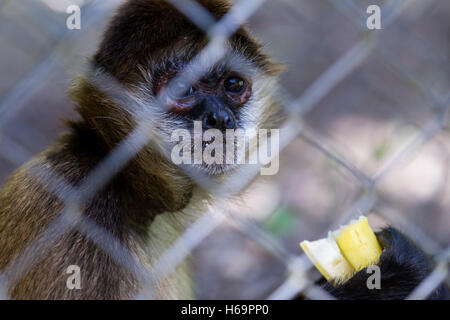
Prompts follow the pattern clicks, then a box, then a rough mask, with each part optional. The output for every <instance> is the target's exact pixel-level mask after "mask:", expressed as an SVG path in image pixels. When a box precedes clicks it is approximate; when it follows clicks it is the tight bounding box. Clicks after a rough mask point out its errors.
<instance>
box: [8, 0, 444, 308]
mask: <svg viewBox="0 0 450 320" xmlns="http://www.w3.org/2000/svg"><path fill="white" fill-rule="evenodd" d="M199 2H200V4H202V5H203V6H204V7H205V8H206V9H207V10H208V11H209V12H210V13H211V14H212V15H213V16H214V17H215V18H216V19H220V18H222V17H223V16H224V15H225V14H226V13H227V12H228V10H229V8H230V6H231V4H230V3H229V2H228V1H225V0H201V1H199ZM207 40H208V37H207V35H206V34H205V32H204V31H202V30H200V29H199V28H198V27H197V26H195V25H194V24H193V23H192V22H191V21H190V20H189V19H188V18H186V17H185V16H184V15H183V14H182V13H180V12H178V10H177V9H176V8H174V7H173V6H172V5H170V4H169V3H167V2H165V1H162V0H128V1H126V2H125V3H124V4H123V5H122V6H121V7H120V8H119V9H118V11H117V13H116V14H115V16H114V17H113V19H112V21H111V23H110V25H109V27H108V28H107V30H106V32H105V34H104V36H103V39H102V42H101V43H100V46H99V48H98V51H97V52H96V54H95V55H94V56H93V58H92V59H91V61H90V65H91V68H92V72H90V73H88V74H86V75H84V76H82V77H80V78H79V79H77V80H76V82H75V84H74V86H73V87H72V88H71V90H70V93H71V97H72V98H73V100H74V102H75V107H76V110H77V111H78V113H79V115H80V119H79V120H72V121H68V122H67V132H66V133H65V134H63V135H62V136H60V137H59V138H58V139H57V140H56V141H55V142H54V143H53V144H52V145H51V146H50V147H49V148H48V149H46V150H45V151H43V152H42V153H41V154H39V155H37V156H36V157H35V158H33V159H32V160H31V161H30V162H29V163H27V164H26V165H24V166H23V167H21V168H19V169H18V170H17V171H16V172H15V173H14V174H13V175H12V176H11V177H10V178H9V179H8V180H7V182H6V184H5V186H4V187H3V189H2V191H1V192H0V272H1V273H2V274H3V276H4V278H5V279H4V280H6V283H7V285H8V296H9V297H11V298H13V299H130V298H133V297H135V296H136V294H138V293H139V292H140V290H141V289H143V288H142V284H141V283H140V282H139V281H138V279H136V276H135V275H134V274H133V272H132V271H131V270H129V269H128V268H124V267H123V265H121V263H120V261H117V260H116V259H113V258H112V257H111V256H110V255H109V254H108V253H107V252H105V251H104V250H103V249H102V248H100V247H99V245H98V243H96V242H95V241H93V239H91V238H89V237H88V235H87V234H85V233H83V232H81V231H80V230H79V229H77V228H76V227H73V228H70V229H68V230H67V231H66V232H64V233H63V234H62V235H58V236H57V237H56V239H55V241H53V242H50V243H46V242H45V241H41V242H39V241H36V237H38V236H39V235H40V234H41V233H42V232H43V230H45V229H46V228H48V227H49V226H51V224H52V221H54V219H55V218H57V217H59V216H60V213H61V212H62V210H63V209H64V203H63V201H62V200H61V198H60V197H59V195H60V193H63V191H64V190H67V184H68V185H69V186H70V187H77V186H80V185H82V183H83V181H84V180H85V178H86V176H87V175H88V174H89V173H90V172H92V170H93V169H94V168H96V166H97V165H98V164H100V163H101V162H102V160H103V159H104V158H105V157H106V156H107V155H108V154H109V153H110V152H111V151H112V150H113V149H114V148H115V147H116V146H117V145H118V144H119V143H120V142H121V141H123V140H124V139H125V137H127V135H128V134H129V133H130V132H131V131H132V130H133V128H134V127H135V126H136V124H137V122H138V120H139V119H142V118H148V120H149V121H151V123H152V124H153V125H152V126H151V128H149V129H148V130H149V131H148V133H149V134H150V135H151V136H152V142H150V143H148V144H147V145H146V146H145V147H143V148H141V149H139V150H137V153H136V155H135V156H134V157H133V158H132V159H131V160H130V161H129V162H128V163H127V164H126V165H125V166H124V167H121V168H118V169H117V174H116V175H115V176H114V177H113V178H112V179H110V180H109V181H108V182H107V183H106V184H105V185H103V186H102V187H101V188H100V190H96V192H95V194H93V195H92V196H91V197H89V198H88V200H85V201H83V202H82V203H81V205H80V209H81V210H80V211H81V215H82V217H87V218H89V219H90V220H91V221H93V222H95V223H96V224H97V225H98V226H99V227H100V228H101V229H103V230H107V231H108V232H109V234H110V235H111V236H112V237H113V238H114V239H116V240H117V241H118V242H119V243H120V245H121V246H123V247H124V248H126V249H127V251H128V252H130V253H131V255H132V256H133V257H135V258H136V259H138V260H139V261H142V262H143V263H144V264H145V265H147V266H149V267H151V266H153V265H154V263H155V261H157V259H158V258H159V257H160V256H161V254H162V253H163V252H164V251H165V250H166V249H167V248H168V247H169V246H170V245H171V244H172V243H173V242H174V241H175V240H176V239H177V238H178V237H179V235H181V234H182V233H183V231H184V230H186V228H187V227H188V226H189V225H190V224H191V223H192V222H193V221H195V220H196V219H197V218H198V216H199V215H200V214H201V213H202V212H205V210H206V207H207V205H208V204H210V203H212V202H213V201H214V199H213V197H212V196H211V194H210V193H209V192H208V191H207V190H205V189H204V188H201V187H200V186H199V185H198V183H196V181H194V180H193V179H192V178H191V177H190V176H189V175H188V174H187V173H186V172H185V171H183V170H181V169H180V168H179V167H178V166H176V165H175V164H174V163H172V162H171V161H170V159H168V158H167V157H166V156H165V154H164V152H162V151H161V148H160V146H161V145H163V146H169V147H170V146H171V140H170V134H171V132H172V131H173V130H175V129H179V128H183V129H187V130H191V131H192V128H193V122H194V121H200V122H202V123H203V124H204V126H205V128H206V129H211V128H212V129H216V130H219V131H224V130H227V129H237V128H243V129H257V128H271V127H275V128H276V127H277V125H279V123H280V121H281V120H282V119H283V110H282V108H281V106H280V105H279V104H278V103H277V102H276V99H274V95H275V94H276V92H274V91H275V88H276V85H275V84H276V82H277V74H278V73H279V72H280V71H281V70H282V68H281V67H280V65H279V64H278V63H277V62H275V61H273V60H272V59H271V58H270V57H269V56H267V55H266V54H265V53H264V52H263V50H262V46H261V45H260V43H258V42H257V41H256V40H255V39H254V38H253V37H252V36H251V34H250V33H249V31H248V30H247V28H246V27H245V26H243V27H240V28H239V29H238V30H237V31H236V32H235V33H234V34H233V35H232V36H231V37H230V38H229V40H228V41H227V44H226V45H227V50H226V54H225V55H224V57H222V58H221V59H219V61H217V62H215V63H214V64H213V65H212V66H211V67H210V68H208V69H207V70H206V71H205V74H203V75H202V77H201V78H200V79H197V80H196V82H195V83H194V84H193V85H191V84H189V83H187V82H184V81H181V80H180V81H179V80H177V75H178V74H180V73H181V72H182V71H183V70H184V69H186V67H187V66H189V63H190V61H192V59H193V58H194V57H195V56H196V55H197V54H198V53H199V52H200V51H201V50H202V49H203V48H205V46H206V45H207V43H208V41H207ZM107 79H114V81H115V82H117V83H118V84H119V85H120V87H121V88H123V90H124V92H127V95H128V96H131V97H132V98H133V101H140V103H139V104H137V105H136V104H133V103H128V102H127V101H128V100H127V99H125V98H124V99H122V98H123V97H121V92H118V91H115V92H113V93H112V94H111V92H108V87H109V84H108V83H107ZM173 82H174V83H175V87H176V88H178V89H177V90H175V91H172V89H171V87H170V86H169V85H168V84H169V83H173ZM109 91H111V90H109ZM119 91H121V90H119ZM156 96H160V97H162V98H163V100H162V101H163V102H164V103H163V106H161V104H160V103H159V102H157V101H156V98H155V97H156ZM205 128H204V129H205ZM201 147H202V148H204V147H205V145H202V146H201ZM195 169H196V170H199V171H200V172H201V173H203V174H206V175H208V176H209V177H210V178H212V179H216V180H217V181H220V179H221V178H223V177H224V176H228V175H230V174H232V173H233V172H234V170H235V169H236V168H235V167H234V166H232V165H227V164H223V165H220V164H219V165H213V166H211V165H207V164H205V163H201V164H200V165H197V166H196V168H195ZM31 172H34V173H37V174H31ZM53 176H57V177H60V178H62V181H60V180H59V179H56V180H55V179H53ZM48 180H50V181H53V184H52V186H50V185H49V183H48V182H47V181H48ZM383 235H384V238H383V239H386V242H385V244H386V248H385V253H384V256H383V257H382V262H381V265H382V268H381V269H382V272H383V279H382V286H383V289H382V290H381V291H377V292H375V293H372V292H369V293H368V292H366V290H365V289H364V288H365V279H360V277H359V276H358V275H356V276H355V277H354V278H353V279H352V280H351V281H349V282H347V283H346V284H345V285H343V286H341V287H338V288H329V287H326V286H325V287H326V288H328V290H329V291H330V292H331V293H332V294H334V295H336V296H337V297H339V298H352V299H358V298H403V297H404V296H405V294H406V293H407V292H409V291H410V289H412V288H414V287H415V286H416V285H417V284H418V283H419V282H420V281H421V280H422V279H423V278H424V277H425V275H426V273H427V272H428V268H429V263H428V260H427V259H426V258H425V257H424V256H423V255H422V254H421V253H420V252H419V251H418V250H417V249H416V248H414V247H413V246H412V245H411V244H410V243H409V241H408V240H407V239H406V238H405V237H403V236H401V235H400V234H399V233H397V232H396V231H395V230H394V229H387V230H385V231H383ZM31 244H33V245H34V247H33V248H35V249H36V250H42V252H43V254H41V255H39V256H38V257H37V258H35V259H34V260H33V261H32V263H31V264H30V267H29V268H27V269H25V270H24V274H21V275H20V276H19V277H17V276H16V275H15V274H14V270H16V267H17V265H16V264H15V262H16V261H17V260H19V257H20V255H21V253H22V252H23V251H24V250H25V249H26V248H28V247H29V246H30V245H31ZM71 265H77V266H79V268H80V272H81V288H80V289H79V290H70V289H68V287H67V285H66V282H67V277H68V275H67V273H66V270H67V268H68V267H69V266H71ZM384 277H386V280H385V278H384ZM363 280H364V281H363ZM190 281H191V280H190V276H189V270H188V266H186V264H184V263H183V264H181V265H180V266H179V267H177V268H176V270H175V271H174V272H172V273H171V274H170V275H169V276H167V277H166V278H165V279H164V280H161V281H158V282H157V283H155V284H154V289H155V290H153V293H154V297H155V298H162V299H172V298H191V297H193V293H192V289H191V286H190ZM442 293H443V290H441V291H439V290H438V291H436V293H435V295H434V296H433V297H442Z"/></svg>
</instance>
